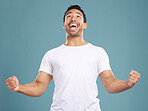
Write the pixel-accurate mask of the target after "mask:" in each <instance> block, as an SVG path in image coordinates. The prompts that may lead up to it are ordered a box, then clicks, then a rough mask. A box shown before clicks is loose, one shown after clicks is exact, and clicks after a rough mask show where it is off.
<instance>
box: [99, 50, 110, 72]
mask: <svg viewBox="0 0 148 111" xmlns="http://www.w3.org/2000/svg"><path fill="white" fill-rule="evenodd" d="M105 70H111V67H110V63H109V57H108V55H107V53H106V51H105V50H104V49H103V48H101V56H100V60H99V67H98V74H100V73H101V72H103V71H105Z"/></svg>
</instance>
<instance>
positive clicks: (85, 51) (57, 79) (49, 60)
mask: <svg viewBox="0 0 148 111" xmlns="http://www.w3.org/2000/svg"><path fill="white" fill-rule="evenodd" d="M105 70H111V68H110V64H109V58H108V55H107V53H106V52H105V50H104V49H103V48H101V47H98V46H95V45H93V44H91V43H88V44H85V45H82V46H65V45H64V44H62V45H61V46H59V47H57V48H54V49H51V50H49V51H48V52H46V54H45V55H44V57H43V59H42V62H41V65H40V68H39V71H44V72H46V73H48V74H50V75H52V76H53V79H54V83H55V89H54V95H53V101H52V105H51V109H50V111H101V110H100V105H99V99H98V98H97V96H98V88H97V84H96V80H97V77H98V75H99V74H100V73H101V72H103V71H105Z"/></svg>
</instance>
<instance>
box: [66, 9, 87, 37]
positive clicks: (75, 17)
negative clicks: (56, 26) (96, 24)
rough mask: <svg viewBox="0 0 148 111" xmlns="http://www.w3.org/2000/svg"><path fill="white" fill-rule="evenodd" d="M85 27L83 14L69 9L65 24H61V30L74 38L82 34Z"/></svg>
mask: <svg viewBox="0 0 148 111" xmlns="http://www.w3.org/2000/svg"><path fill="white" fill-rule="evenodd" d="M86 27H87V23H84V18H83V14H82V12H81V11H79V10H77V9H71V10H69V11H68V12H67V13H66V16H65V22H63V28H65V31H66V33H67V34H68V36H71V37H76V36H79V35H81V34H83V29H85V28H86Z"/></svg>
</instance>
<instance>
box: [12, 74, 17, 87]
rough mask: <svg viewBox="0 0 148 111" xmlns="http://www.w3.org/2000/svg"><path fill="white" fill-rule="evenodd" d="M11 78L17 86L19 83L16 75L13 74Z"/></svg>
mask: <svg viewBox="0 0 148 111" xmlns="http://www.w3.org/2000/svg"><path fill="white" fill-rule="evenodd" d="M12 79H13V80H14V81H15V83H16V85H17V86H18V85H19V81H18V79H17V77H16V76H13V77H12Z"/></svg>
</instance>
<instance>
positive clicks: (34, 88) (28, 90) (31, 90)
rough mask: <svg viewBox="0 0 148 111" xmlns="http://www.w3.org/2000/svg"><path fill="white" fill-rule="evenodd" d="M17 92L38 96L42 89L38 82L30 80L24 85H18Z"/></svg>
mask: <svg viewBox="0 0 148 111" xmlns="http://www.w3.org/2000/svg"><path fill="white" fill-rule="evenodd" d="M17 92H19V93H22V94H24V95H27V96H30V97H39V96H41V95H42V94H43V90H42V88H41V87H40V84H38V83H37V82H32V83H29V84H25V85H19V91H17Z"/></svg>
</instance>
